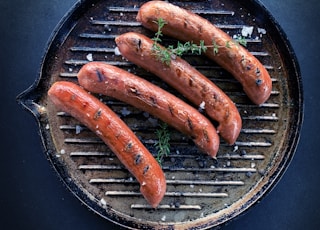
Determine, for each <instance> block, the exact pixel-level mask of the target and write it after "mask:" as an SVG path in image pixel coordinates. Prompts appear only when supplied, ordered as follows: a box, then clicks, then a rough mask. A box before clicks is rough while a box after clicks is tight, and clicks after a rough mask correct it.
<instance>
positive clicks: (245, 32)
mask: <svg viewBox="0 0 320 230" xmlns="http://www.w3.org/2000/svg"><path fill="white" fill-rule="evenodd" d="M252 33H253V26H243V27H242V30H241V35H242V36H243V37H251V35H252Z"/></svg>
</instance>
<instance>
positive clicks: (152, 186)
mask: <svg viewBox="0 0 320 230" xmlns="http://www.w3.org/2000/svg"><path fill="white" fill-rule="evenodd" d="M48 96H49V98H50V99H51V101H52V102H53V104H54V105H55V106H56V107H57V108H58V109H61V110H62V111H64V112H67V113H68V114H70V115H71V116H73V117H74V118H76V119H77V120H79V121H80V122H81V123H83V124H84V125H86V126H87V127H88V128H89V129H90V130H92V131H93V132H94V133H96V134H97V135H98V136H99V137H100V138H101V139H102V140H103V141H104V142H105V144H106V145H107V146H109V148H110V149H111V150H112V151H113V152H114V153H115V154H116V156H117V157H118V158H119V160H120V161H121V162H122V163H123V164H124V166H125V167H126V168H127V169H128V170H129V171H130V172H131V173H132V174H133V175H134V176H135V178H136V179H137V181H138V182H139V183H140V191H141V193H142V195H143V196H144V197H145V199H146V200H147V201H148V203H149V204H150V205H151V206H152V207H154V208H155V207H157V206H158V204H159V203H160V201H161V200H162V198H163V196H164V194H165V191H166V179H165V176H164V173H163V171H162V169H161V168H160V165H159V164H158V162H157V161H156V159H155V158H154V157H153V156H152V155H151V153H150V152H149V151H148V150H147V149H146V148H145V147H144V145H143V144H142V143H141V142H140V141H139V139H138V138H137V136H136V135H135V134H134V133H133V132H132V131H131V129H130V128H129V127H128V126H127V125H126V124H125V123H124V122H123V121H122V120H121V119H120V118H119V117H118V116H117V115H116V114H115V113H114V112H113V111H112V110H111V109H110V108H109V107H107V105H105V104H103V103H102V102H100V101H99V100H98V99H97V98H96V97H94V96H92V95H91V94H89V93H88V92H87V91H85V90H84V89H83V88H81V87H80V86H78V85H76V84H74V83H71V82H66V81H61V82H56V83H54V84H53V85H52V86H51V88H50V89H49V91H48ZM137 159H138V160H137Z"/></svg>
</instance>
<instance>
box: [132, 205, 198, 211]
mask: <svg viewBox="0 0 320 230" xmlns="http://www.w3.org/2000/svg"><path fill="white" fill-rule="evenodd" d="M131 208H132V209H153V208H152V207H151V206H150V205H147V204H132V205H131ZM160 209H174V210H176V209H178V210H201V209H202V207H201V206H200V205H179V206H175V205H169V204H163V205H159V206H158V207H157V210H160Z"/></svg>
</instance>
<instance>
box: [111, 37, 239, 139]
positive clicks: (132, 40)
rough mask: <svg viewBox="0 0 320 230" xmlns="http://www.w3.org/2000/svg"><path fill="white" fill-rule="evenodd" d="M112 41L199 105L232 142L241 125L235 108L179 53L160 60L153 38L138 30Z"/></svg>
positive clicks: (237, 134) (224, 95) (122, 51)
mask: <svg viewBox="0 0 320 230" xmlns="http://www.w3.org/2000/svg"><path fill="white" fill-rule="evenodd" d="M116 43H117V46H118V49H119V51H120V52H121V54H122V56H124V57H125V58H126V59H128V60H129V61H131V62H133V63H135V64H137V65H139V66H141V67H142V68H144V69H146V70H148V71H150V72H152V73H154V74H155V75H157V76H158V77H160V78H161V79H162V80H164V81H165V82H167V83H168V84H169V85H171V86H172V87H173V88H175V89H176V90H178V91H179V92H180V93H181V94H182V95H184V96H185V97H186V98H188V99H189V100H190V101H191V102H192V103H194V104H195V105H197V106H199V105H201V106H203V107H204V110H205V112H206V113H207V114H208V116H209V117H211V118H212V119H214V120H216V121H218V122H219V126H218V127H217V132H218V133H219V134H220V135H221V136H222V137H223V138H224V139H225V140H226V141H227V143H229V144H234V142H235V141H236V139H237V137H238V136H239V133H240V130H241V126H242V121H241V117H240V114H239V111H238V110H237V108H236V106H235V104H234V103H233V102H232V100H231V99H230V98H229V97H228V96H227V95H226V94H225V93H224V92H223V91H222V90H221V89H220V88H218V87H217V86H216V85H215V84H214V83H213V82H212V81H210V80H209V79H208V78H206V77H205V76H203V75H202V74H201V73H200V72H199V71H197V70H196V69H195V68H193V67H192V66H191V65H190V64H188V63H187V62H186V61H184V60H183V59H181V58H179V57H176V58H174V59H172V60H171V62H170V65H167V64H165V63H162V62H161V61H160V60H159V59H158V58H157V57H156V55H155V54H154V51H153V49H152V46H153V43H154V42H153V41H152V40H151V39H150V38H148V37H146V36H144V35H142V34H138V33H134V32H129V33H125V34H122V35H120V36H118V37H116ZM161 49H164V47H161Z"/></svg>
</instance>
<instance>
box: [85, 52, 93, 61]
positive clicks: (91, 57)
mask: <svg viewBox="0 0 320 230" xmlns="http://www.w3.org/2000/svg"><path fill="white" fill-rule="evenodd" d="M86 58H87V60H88V61H93V55H92V53H89V54H88V55H87V56H86Z"/></svg>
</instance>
